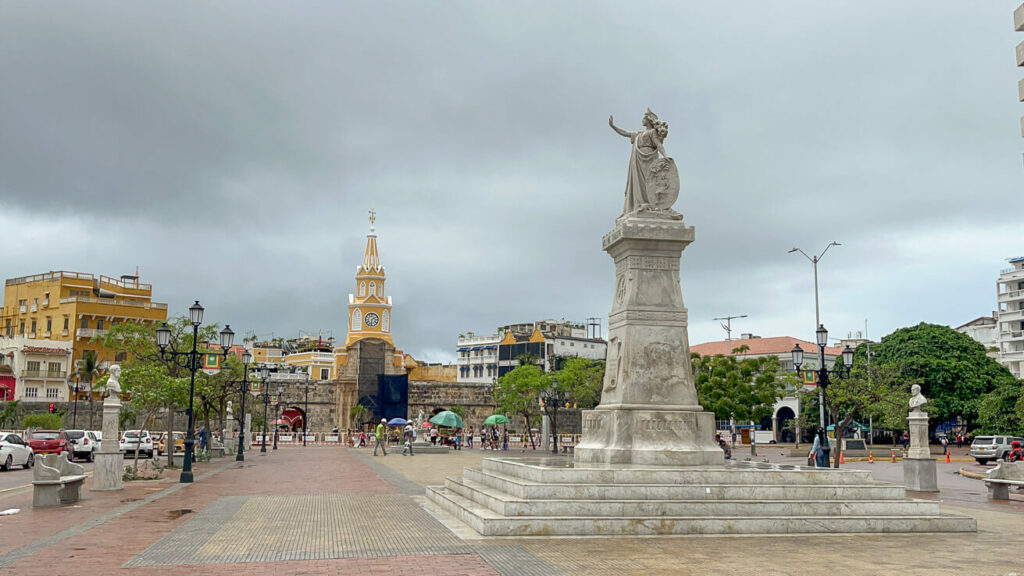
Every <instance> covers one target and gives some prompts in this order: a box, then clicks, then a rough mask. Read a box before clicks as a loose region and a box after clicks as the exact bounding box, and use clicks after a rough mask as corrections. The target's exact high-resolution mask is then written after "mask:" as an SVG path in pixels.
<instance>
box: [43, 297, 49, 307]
mask: <svg viewBox="0 0 1024 576" xmlns="http://www.w3.org/2000/svg"><path fill="white" fill-rule="evenodd" d="M49 306H50V299H49V298H43V308H49Z"/></svg>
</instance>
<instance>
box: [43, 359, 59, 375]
mask: <svg viewBox="0 0 1024 576" xmlns="http://www.w3.org/2000/svg"><path fill="white" fill-rule="evenodd" d="M46 371H47V372H49V373H50V375H51V376H53V375H54V374H58V373H59V372H60V362H47V363H46Z"/></svg>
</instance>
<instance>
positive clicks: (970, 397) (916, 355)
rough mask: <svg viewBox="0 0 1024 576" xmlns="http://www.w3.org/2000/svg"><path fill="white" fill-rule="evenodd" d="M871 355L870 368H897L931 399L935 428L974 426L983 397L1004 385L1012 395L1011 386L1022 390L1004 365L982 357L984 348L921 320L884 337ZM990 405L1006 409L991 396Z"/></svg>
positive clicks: (954, 332) (959, 335)
mask: <svg viewBox="0 0 1024 576" xmlns="http://www.w3.org/2000/svg"><path fill="white" fill-rule="evenodd" d="M871 351H872V364H874V363H876V362H877V363H879V364H889V365H893V366H896V367H897V368H898V369H899V372H900V375H901V376H902V377H903V378H904V384H905V385H906V386H907V387H908V388H909V384H907V382H909V381H912V380H913V381H919V382H920V384H921V392H922V394H924V395H925V396H926V397H927V398H928V399H929V401H930V405H931V409H930V410H929V415H930V416H931V417H932V422H933V425H937V424H939V423H941V422H945V421H948V420H949V419H951V418H955V417H957V416H960V417H962V418H964V419H965V420H966V421H967V422H968V423H971V424H973V423H977V422H978V419H979V416H980V414H981V413H982V410H981V408H982V401H983V398H984V397H985V395H986V394H989V393H990V392H993V391H994V390H996V389H997V388H1000V387H1002V386H1006V387H1009V390H1010V391H1012V390H1013V387H1014V386H1016V388H1017V389H1018V390H1019V388H1020V386H1019V384H1015V383H1014V378H1013V375H1012V374H1010V371H1009V370H1007V369H1006V367H1004V366H1002V365H1000V364H999V363H998V362H997V361H995V360H993V359H992V358H989V357H988V356H986V355H985V347H984V346H982V345H981V344H979V343H978V342H975V341H974V340H973V339H971V337H970V336H967V335H966V334H961V333H960V332H957V331H956V330H953V329H952V328H949V327H947V326H939V325H935V324H926V323H923V322H922V323H921V324H918V325H917V326H911V327H908V328H901V329H899V330H896V331H895V332H893V333H892V334H889V335H888V336H885V337H884V338H882V341H881V343H880V344H877V345H874V346H872V350H871ZM988 406H990V407H992V408H994V409H999V410H1006V409H1007V406H1006V405H1005V403H1003V402H1000V401H998V400H997V399H995V398H993V399H990V400H989V402H988ZM1004 416H1005V414H1004ZM999 417H1000V416H999V415H989V416H988V418H989V419H992V418H999Z"/></svg>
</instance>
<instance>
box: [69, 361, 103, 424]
mask: <svg viewBox="0 0 1024 576" xmlns="http://www.w3.org/2000/svg"><path fill="white" fill-rule="evenodd" d="M100 374H101V372H100V365H99V359H98V357H97V356H96V351H95V350H85V351H83V352H82V359H81V360H79V361H78V362H76V363H75V376H76V377H78V379H79V381H81V382H83V383H85V389H86V390H88V391H89V429H90V430H92V429H93V424H92V418H93V413H94V412H95V411H94V410H93V389H92V383H93V382H95V381H96V380H98V379H99V377H100Z"/></svg>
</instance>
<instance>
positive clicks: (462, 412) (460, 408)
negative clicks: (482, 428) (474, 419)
mask: <svg viewBox="0 0 1024 576" xmlns="http://www.w3.org/2000/svg"><path fill="white" fill-rule="evenodd" d="M449 410H451V411H452V412H454V413H456V414H458V415H459V418H462V420H463V421H465V420H466V407H465V406H452V407H451V408H449Z"/></svg>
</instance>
